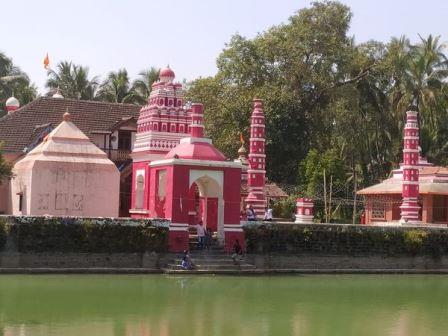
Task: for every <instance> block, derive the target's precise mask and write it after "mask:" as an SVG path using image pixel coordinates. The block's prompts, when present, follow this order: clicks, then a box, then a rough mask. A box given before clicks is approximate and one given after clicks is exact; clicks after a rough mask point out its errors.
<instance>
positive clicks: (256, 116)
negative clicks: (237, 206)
mask: <svg viewBox="0 0 448 336" xmlns="http://www.w3.org/2000/svg"><path fill="white" fill-rule="evenodd" d="M249 143H250V147H249V169H248V170H247V186H248V189H249V190H248V191H249V195H248V196H247V198H246V204H247V205H248V206H250V205H251V206H252V207H253V209H254V211H255V213H256V214H257V217H258V218H263V215H264V211H265V207H266V190H265V187H264V185H265V176H266V170H265V169H266V154H265V122H264V113H263V101H262V100H261V99H254V106H253V111H252V117H251V124H250V142H249Z"/></svg>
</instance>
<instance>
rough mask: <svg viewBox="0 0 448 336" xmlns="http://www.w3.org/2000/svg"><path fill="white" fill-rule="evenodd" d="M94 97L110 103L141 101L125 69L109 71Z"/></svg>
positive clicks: (136, 102)
mask: <svg viewBox="0 0 448 336" xmlns="http://www.w3.org/2000/svg"><path fill="white" fill-rule="evenodd" d="M96 98H97V99H98V100H102V101H107V102H112V103H130V104H138V103H142V98H141V97H140V96H139V95H138V94H137V92H136V91H135V90H134V88H133V87H132V86H131V84H130V80H129V76H128V72H127V71H126V69H120V70H118V71H117V72H110V73H109V75H108V76H107V78H106V80H105V81H104V82H103V83H102V84H101V86H100V89H99V91H98V95H97V97H96Z"/></svg>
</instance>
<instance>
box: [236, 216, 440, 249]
mask: <svg viewBox="0 0 448 336" xmlns="http://www.w3.org/2000/svg"><path fill="white" fill-rule="evenodd" d="M244 231H245V235H246V247H247V250H248V252H249V253H277V252H278V253H326V254H345V255H416V254H424V255H432V256H433V257H440V256H441V255H444V254H448V250H447V249H448V230H446V229H418V230H416V229H409V228H401V227H374V226H360V225H338V224H288V225H281V224H275V223H272V224H263V225H256V224H252V225H246V226H245V227H244Z"/></svg>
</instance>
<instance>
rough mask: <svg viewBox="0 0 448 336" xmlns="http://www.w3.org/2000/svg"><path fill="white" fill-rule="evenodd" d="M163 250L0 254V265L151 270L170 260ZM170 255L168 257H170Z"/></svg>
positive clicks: (32, 267) (5, 266) (21, 267)
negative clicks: (156, 251) (147, 251)
mask: <svg viewBox="0 0 448 336" xmlns="http://www.w3.org/2000/svg"><path fill="white" fill-rule="evenodd" d="M172 257H173V256H170V255H169V254H164V253H155V252H152V253H60V252H45V253H11V252H3V253H0V268H19V269H97V270H101V269H139V268H141V269H149V270H158V269H160V268H161V267H162V266H163V265H164V264H166V263H167V261H168V259H169V258H172ZM167 258H168V259H167Z"/></svg>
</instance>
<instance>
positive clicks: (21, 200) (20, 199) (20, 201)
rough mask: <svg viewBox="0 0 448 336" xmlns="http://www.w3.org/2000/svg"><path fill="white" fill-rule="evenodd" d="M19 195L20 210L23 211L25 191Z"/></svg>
mask: <svg viewBox="0 0 448 336" xmlns="http://www.w3.org/2000/svg"><path fill="white" fill-rule="evenodd" d="M18 195H19V211H23V193H18Z"/></svg>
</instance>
